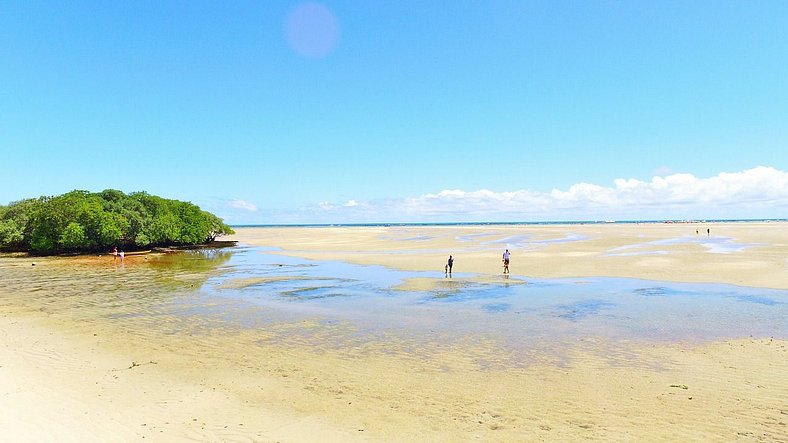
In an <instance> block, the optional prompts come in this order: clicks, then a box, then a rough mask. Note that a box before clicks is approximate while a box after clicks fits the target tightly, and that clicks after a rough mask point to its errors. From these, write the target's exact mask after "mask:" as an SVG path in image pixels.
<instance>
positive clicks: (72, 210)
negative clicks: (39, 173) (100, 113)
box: [0, 189, 234, 255]
mask: <svg viewBox="0 0 788 443" xmlns="http://www.w3.org/2000/svg"><path fill="white" fill-rule="evenodd" d="M233 233H234V231H233V230H232V228H230V227H229V226H228V225H226V224H225V223H224V222H223V221H222V219H220V218H219V217H217V216H215V215H214V214H211V213H210V212H207V211H203V210H201V209H200V208H199V207H198V206H197V205H194V204H192V203H189V202H183V201H179V200H171V199H166V198H162V197H158V196H155V195H150V194H148V193H146V192H133V193H130V194H125V193H123V192H121V191H117V190H114V189H107V190H104V191H101V192H88V191H71V192H68V193H66V194H63V195H59V196H55V197H40V198H30V199H25V200H20V201H17V202H13V203H11V204H9V205H8V206H0V250H4V251H28V252H30V253H33V254H41V255H46V254H57V253H64V252H91V251H106V250H108V249H111V248H112V247H115V246H117V247H118V248H126V249H145V248H151V247H157V246H175V245H197V244H202V243H208V242H211V241H213V240H215V239H216V237H218V236H221V235H226V234H233Z"/></svg>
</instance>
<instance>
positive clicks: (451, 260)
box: [446, 255, 454, 277]
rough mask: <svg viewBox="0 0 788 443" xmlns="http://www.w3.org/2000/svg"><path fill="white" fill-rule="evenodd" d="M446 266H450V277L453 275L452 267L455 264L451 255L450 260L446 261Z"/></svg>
mask: <svg viewBox="0 0 788 443" xmlns="http://www.w3.org/2000/svg"><path fill="white" fill-rule="evenodd" d="M446 266H448V269H449V277H451V267H452V266H454V258H452V256H451V255H450V256H449V261H448V263H446Z"/></svg>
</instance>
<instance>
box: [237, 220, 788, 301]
mask: <svg viewBox="0 0 788 443" xmlns="http://www.w3.org/2000/svg"><path fill="white" fill-rule="evenodd" d="M706 229H709V230H710V231H711V232H710V235H708V236H707V235H706ZM696 230H698V234H696V233H695V231H696ZM231 239H233V240H238V241H240V242H243V243H248V244H253V245H259V246H273V247H276V248H280V249H281V250H280V251H279V253H280V254H285V255H292V256H298V257H305V258H310V259H316V260H341V261H348V262H352V263H358V264H376V265H383V266H389V267H392V268H397V269H406V270H435V271H443V266H444V264H445V263H446V259H447V258H448V256H449V255H450V254H451V255H453V256H454V257H455V268H454V271H455V272H472V273H477V274H500V273H501V271H502V267H501V254H502V253H503V250H504V249H505V248H507V247H508V248H509V250H510V251H511V252H512V264H511V272H512V275H517V276H524V277H593V276H608V277H629V278H642V279H650V280H661V281H679V282H714V283H730V284H735V285H741V286H757V287H765V288H777V289H788V262H787V261H786V257H788V223H786V222H760V223H759V222H751V223H672V224H668V223H642V224H587V225H504V226H499V225H492V226H490V225H479V226H407V227H402V226H392V227H379V226H374V227H364V226H359V227H347V226H339V227H308V228H288V227H282V228H278V227H271V228H269V227H266V228H239V229H238V230H237V233H236V235H235V236H233V237H231ZM654 242H664V243H662V244H659V243H657V244H654ZM720 243H723V244H724V245H727V246H728V247H729V248H730V249H731V251H730V252H727V251H726V250H725V249H723V248H719V247H718V245H720ZM736 245H741V249H734V248H731V247H732V246H736ZM715 247H717V248H716V249H715ZM621 248H625V249H621ZM653 251H661V253H660V254H650V253H649V252H653ZM720 251H722V252H720ZM624 252H626V253H630V254H631V255H616V254H621V253H624Z"/></svg>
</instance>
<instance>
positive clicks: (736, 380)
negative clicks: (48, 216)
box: [0, 224, 788, 441]
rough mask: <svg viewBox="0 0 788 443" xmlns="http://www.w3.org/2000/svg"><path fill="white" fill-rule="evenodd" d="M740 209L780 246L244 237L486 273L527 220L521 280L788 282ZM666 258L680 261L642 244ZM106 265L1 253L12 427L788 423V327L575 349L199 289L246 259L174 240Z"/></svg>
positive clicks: (780, 431) (116, 436)
mask: <svg viewBox="0 0 788 443" xmlns="http://www.w3.org/2000/svg"><path fill="white" fill-rule="evenodd" d="M726 226H727V225H725V226H722V225H711V229H712V235H715V234H716V233H717V230H718V229H719V230H720V232H719V233H718V234H719V235H720V236H723V235H726V236H729V237H731V238H733V239H735V242H738V243H748V244H749V243H759V244H761V245H760V246H758V247H754V246H752V247H747V248H745V249H743V250H740V251H735V252H728V253H718V252H709V247H707V246H704V245H703V244H698V243H679V244H675V243H667V244H656V245H655V244H653V243H651V244H649V242H654V241H661V240H664V239H673V238H681V237H682V236H683V235H684V231H690V230H691V234H692V237H694V229H695V225H682V226H661V225H639V226H624V227H623V228H622V226H621V225H601V226H597V225H595V226H580V227H578V226H567V227H554V226H549V227H492V228H491V227H480V228H466V227H462V228H454V229H453V228H449V227H424V228H411V227H407V228H387V229H384V228H298V229H297V228H287V229H281V228H280V229H272V228H259V229H258V228H255V229H239V230H238V235H237V236H236V239H238V240H240V241H242V242H247V243H256V244H260V245H266V246H274V247H280V248H282V250H281V251H278V252H277V253H279V254H288V255H293V256H297V257H309V258H321V259H322V258H332V259H343V260H346V261H352V262H357V263H362V264H373V263H374V264H382V265H387V266H391V267H399V268H403V269H412V268H418V267H421V266H426V265H430V266H432V267H433V268H438V269H439V270H440V271H442V263H443V260H444V255H447V251H460V250H461V251H462V252H455V253H454V255H456V256H458V259H457V263H456V265H455V266H456V268H455V273H457V274H458V275H461V274H462V273H469V272H473V273H474V275H468V276H467V280H468V281H469V282H472V283H478V282H485V281H488V280H489V279H491V278H495V277H492V276H494V275H497V274H499V273H500V269H499V268H498V266H497V265H496V264H495V263H493V264H489V263H488V260H489V261H493V262H495V261H498V260H499V255H500V251H501V247H502V246H503V247H505V243H499V242H497V241H499V240H501V239H506V238H507V237H508V238H509V239H510V240H511V241H510V242H509V243H510V249H511V250H512V253H513V266H512V272H513V277H523V278H524V279H526V280H527V279H528V278H533V277H537V276H538V277H545V276H604V275H609V276H635V277H641V278H653V279H657V278H658V277H659V279H664V280H679V281H701V282H705V281H712V282H728V283H737V284H742V285H750V286H762V287H774V288H785V287H786V286H785V283H786V268H785V266H786V262H785V260H786V259H785V257H788V254H786V253H785V252H786V251H785V248H786V241H785V240H786V239H785V236H786V234H785V229H784V227H785V225H777V224H763V225H757V226H756V225H750V224H747V225H742V226H738V225H731V226H730V228H729V229H728V228H726ZM702 227H703V226H701V228H702ZM540 228H545V230H541V229H540ZM781 228H782V229H781ZM682 229H683V231H682ZM723 229H727V230H725V231H723ZM490 232H494V233H493V234H492V235H487V234H489V233H490ZM622 232H623V233H624V234H625V235H624V237H623V238H619V235H621V233H622ZM723 232H724V233H723ZM480 234H485V235H480ZM570 234H574V236H570ZM525 235H527V236H528V237H527V238H524V237H521V238H519V240H518V239H517V238H513V237H515V236H525ZM641 235H643V236H641ZM426 237H430V238H426ZM458 237H459V238H460V239H458ZM567 238H569V239H570V241H567V242H564V243H560V242H551V240H557V239H567ZM487 242H493V243H487ZM518 242H519V244H518V245H517V246H515V247H511V245H513V244H515V243H518ZM642 244H647V246H637V247H631V248H630V247H626V246H629V245H642ZM622 246H624V247H626V248H624V249H623V250H622V249H619V250H616V251H613V252H612V253H613V254H615V253H619V252H621V251H625V252H636V251H641V252H642V251H650V250H655V249H656V250H663V249H664V250H667V251H668V252H667V253H665V254H659V255H657V254H654V255H646V254H644V255H627V256H615V255H614V256H611V257H607V254H610V253H611V252H610V251H611V250H613V249H615V248H620V247H622ZM460 247H462V248H460ZM728 247H731V248H735V245H733V246H731V245H730V244H728ZM455 248H456V249H455ZM449 253H452V252H449ZM581 253H582V254H585V255H577V256H575V255H573V254H581ZM535 256H536V257H541V258H539V259H537V258H536V257H535ZM572 257H586V260H580V259H577V258H574V259H573V258H572ZM654 258H664V259H668V260H667V261H661V262H651V266H645V263H644V262H642V261H641V260H647V259H654ZM143 260H144V259H143ZM608 260H609V261H608ZM30 261H36V262H37V263H36V266H35V267H31V266H30ZM586 261H591V262H592V264H590V265H588V264H586V265H585V266H586V267H584V266H583V265H581V263H584V262H586ZM628 261H629V262H631V265H630V266H627V264H626V263H627V262H628ZM709 262H711V263H712V264H713V265H714V266H718V267H719V269H723V271H724V272H719V271H718V272H714V266H712V265H710V264H708V263H709ZM101 263H102V262H101V261H99V262H98V264H97V263H96V262H95V261H91V260H90V259H88V260H76V261H75V260H70V259H62V258H51V259H36V260H31V259H18V258H13V259H9V258H0V272H2V273H3V274H2V275H1V276H2V279H3V283H4V285H3V286H2V287H0V337H2V342H1V343H2V347H0V408H2V409H3V411H4V413H3V414H2V415H0V429H2V431H0V439H2V440H10V441H42V440H50V441H52V440H57V441H108V440H109V441H113V440H123V441H127V440H139V439H142V438H143V437H144V438H145V440H146V441H147V440H153V441H195V440H196V441H314V440H317V439H319V440H323V441H414V440H428V441H467V440H473V439H479V440H484V441H577V440H581V439H588V440H596V441H621V440H629V441H632V440H635V441H687V440H694V441H737V440H740V441H785V440H788V426H786V422H788V405H786V402H785V399H786V398H788V378H786V377H785V374H786V373H788V340H786V339H787V338H788V337H782V336H778V337H773V338H772V337H731V338H729V339H724V340H716V341H712V342H708V341H695V340H683V341H678V342H664V341H650V340H644V339H640V338H638V339H631V340H625V339H611V338H605V337H599V336H593V335H589V336H583V337H579V338H578V337H564V338H560V337H559V338H556V339H555V340H552V339H551V338H550V337H545V338H543V339H542V340H544V341H546V342H547V344H548V345H549V346H551V347H555V348H557V349H558V350H560V352H558V353H545V352H541V351H539V349H535V350H534V352H532V353H531V354H528V355H527V356H526V357H522V356H517V357H514V356H512V355H510V354H509V353H508V352H509V351H508V348H507V347H504V346H501V343H500V341H499V338H498V337H496V336H495V335H492V334H475V335H468V336H463V337H454V338H452V337H441V336H440V331H436V337H435V338H434V339H419V340H416V341H414V340H413V338H412V337H410V336H403V335H398V334H394V333H392V334H389V335H383V336H379V335H378V336H374V337H371V336H365V335H363V334H360V332H359V331H358V329H357V328H355V327H354V325H353V324H352V323H348V322H345V321H332V322H326V321H325V318H324V316H322V317H321V316H320V315H302V316H300V317H298V318H292V317H291V316H285V315H282V314H281V312H279V311H278V310H277V309H275V308H272V307H270V306H260V305H239V304H237V303H235V302H234V301H232V300H228V299H224V298H221V297H212V296H209V295H205V294H198V293H195V288H199V287H200V285H202V284H203V283H204V282H205V281H206V279H207V278H209V277H210V276H212V275H219V274H221V273H222V272H223V271H222V270H223V269H224V267H226V266H227V261H226V258H225V257H222V256H221V253H218V254H217V255H216V256H215V257H213V258H212V260H211V261H210V264H206V263H205V261H204V260H197V259H195V260H182V259H181V260H174V259H171V258H167V257H166V256H164V257H151V259H150V260H145V261H144V262H139V263H135V264H127V265H126V267H125V268H124V269H120V268H118V267H117V266H114V265H111V264H106V266H103V267H102V266H101V265H100V264H101ZM434 263H437V264H438V266H435V265H434ZM550 263H552V264H554V266H558V264H560V267H559V269H552V268H550V266H549V264H550ZM600 263H602V264H600ZM689 263H691V264H692V268H693V270H692V272H689V271H688V270H687V269H684V266H687V265H688V264H689ZM658 264H661V265H662V266H663V267H664V266H667V267H668V268H663V267H659V266H657V265H658ZM737 264H739V265H740V266H737ZM529 265H530V266H529ZM780 265H781V266H782V267H780ZM572 266H574V267H572ZM671 266H674V267H675V268H670V267H671ZM521 267H522V268H525V269H533V270H534V271H533V272H524V271H521V270H520V269H521ZM630 268H631V269H630ZM438 269H436V270H438ZM644 269H647V270H648V272H645V271H644ZM487 270H489V271H490V272H489V273H488V272H485V271H487ZM537 270H540V271H538V272H537ZM730 270H735V272H734V271H730ZM769 273H771V274H772V275H771V276H772V278H770V279H769V278H766V276H767V275H768V274H769ZM477 274H478V275H477ZM731 274H734V275H731ZM667 276H670V277H672V278H666V277H667ZM465 278H466V277H458V281H459V282H462V281H464V279H465ZM277 282H279V281H278V280H275V279H274V280H272V279H268V280H264V279H263V280H261V279H257V280H251V281H247V282H243V281H242V280H232V279H231V280H227V281H226V282H225V284H226V286H228V287H230V288H243V287H245V286H246V285H247V284H273V283H277ZM403 284H405V285H412V286H411V289H414V288H415V289H416V290H430V289H431V288H434V287H435V286H436V285H437V286H440V285H445V284H447V283H445V278H444V277H437V278H435V279H429V278H426V279H425V278H423V277H420V278H417V279H413V280H412V281H407V282H404V283H403ZM460 284H462V283H460ZM200 297H203V298H200ZM195 299H197V300H195ZM194 306H205V307H207V308H206V309H208V308H209V309H210V311H211V312H228V313H230V314H228V315H231V314H232V312H234V311H238V312H239V313H240V312H241V311H243V314H244V315H250V312H251V313H252V314H253V315H254V316H255V317H256V318H260V319H262V320H261V321H262V323H261V324H259V325H256V326H255V327H249V328H238V327H231V326H230V325H228V323H226V322H222V321H220V320H219V319H218V318H217V317H214V316H211V315H207V314H206V313H205V312H202V311H201V312H194ZM457 321H458V322H461V321H462V318H461V317H459V318H457ZM551 340H552V341H551Z"/></svg>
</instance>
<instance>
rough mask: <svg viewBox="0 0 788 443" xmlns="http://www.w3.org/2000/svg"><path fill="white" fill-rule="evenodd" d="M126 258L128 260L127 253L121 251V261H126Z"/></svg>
mask: <svg viewBox="0 0 788 443" xmlns="http://www.w3.org/2000/svg"><path fill="white" fill-rule="evenodd" d="M124 260H126V253H125V252H123V251H120V261H124Z"/></svg>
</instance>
